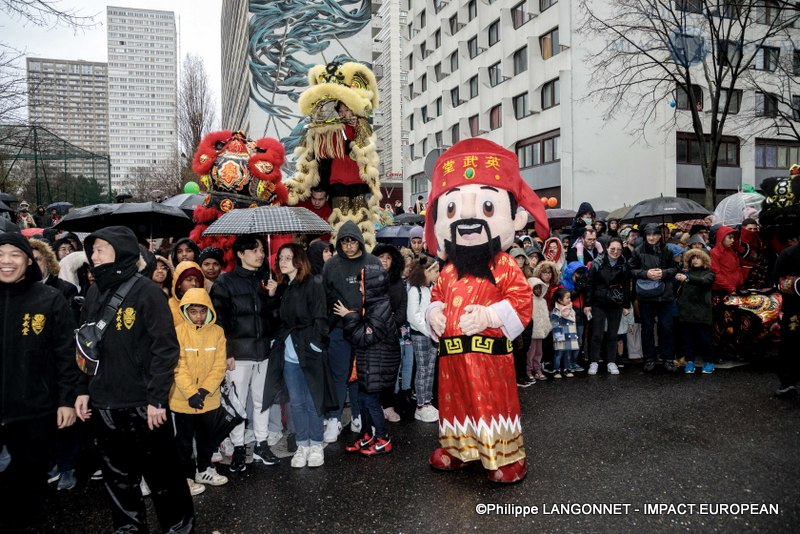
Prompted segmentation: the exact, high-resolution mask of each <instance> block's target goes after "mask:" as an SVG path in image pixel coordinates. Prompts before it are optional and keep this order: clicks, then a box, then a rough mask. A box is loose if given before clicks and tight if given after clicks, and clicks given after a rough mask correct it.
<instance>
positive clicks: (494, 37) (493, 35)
mask: <svg viewBox="0 0 800 534" xmlns="http://www.w3.org/2000/svg"><path fill="white" fill-rule="evenodd" d="M499 40H500V19H497V20H496V21H494V22H492V23H491V24H489V46H493V45H495V44H496V43H497V42H498V41H499Z"/></svg>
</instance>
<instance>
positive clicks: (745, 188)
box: [742, 184, 756, 193]
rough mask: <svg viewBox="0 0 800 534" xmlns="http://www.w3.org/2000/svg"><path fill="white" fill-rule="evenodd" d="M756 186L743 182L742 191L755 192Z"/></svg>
mask: <svg viewBox="0 0 800 534" xmlns="http://www.w3.org/2000/svg"><path fill="white" fill-rule="evenodd" d="M755 190H756V188H755V187H753V184H742V192H743V193H753V192H755Z"/></svg>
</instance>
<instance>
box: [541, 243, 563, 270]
mask: <svg viewBox="0 0 800 534" xmlns="http://www.w3.org/2000/svg"><path fill="white" fill-rule="evenodd" d="M542 253H543V254H544V259H545V260H547V261H550V262H553V263H554V264H555V266H556V268H557V269H558V273H559V277H560V276H561V273H562V272H563V271H564V265H565V263H566V258H565V257H564V244H563V243H562V241H561V239H559V238H558V237H557V236H553V237H549V238H547V239H546V240H545V242H544V247H543V248H542Z"/></svg>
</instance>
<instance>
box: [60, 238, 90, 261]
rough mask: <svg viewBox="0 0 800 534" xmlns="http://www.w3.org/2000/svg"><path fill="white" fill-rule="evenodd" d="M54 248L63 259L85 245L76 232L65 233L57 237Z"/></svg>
mask: <svg viewBox="0 0 800 534" xmlns="http://www.w3.org/2000/svg"><path fill="white" fill-rule="evenodd" d="M53 250H54V251H55V252H56V256H57V257H58V260H59V261H61V260H63V259H64V258H65V257H67V256H69V255H70V254H72V253H73V252H78V251H80V250H83V247H82V246H81V245H80V240H78V238H77V236H75V234H65V235H63V236H61V237H60V238H58V239H56V242H55V243H53Z"/></svg>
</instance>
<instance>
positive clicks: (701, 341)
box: [675, 249, 715, 374]
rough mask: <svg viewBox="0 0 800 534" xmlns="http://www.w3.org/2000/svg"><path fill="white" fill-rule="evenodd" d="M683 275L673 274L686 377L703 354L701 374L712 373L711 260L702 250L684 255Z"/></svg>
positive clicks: (712, 278)
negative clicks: (676, 284)
mask: <svg viewBox="0 0 800 534" xmlns="http://www.w3.org/2000/svg"><path fill="white" fill-rule="evenodd" d="M684 265H685V269H684V272H680V273H678V274H677V275H675V280H677V281H678V282H679V283H680V286H678V297H677V300H678V317H679V319H680V324H681V330H682V332H683V342H684V349H685V351H686V368H685V372H686V374H693V373H694V362H695V359H696V358H697V356H698V355H703V359H704V361H705V365H703V373H705V374H710V373H713V372H714V359H713V357H712V350H713V349H712V342H711V287H712V285H713V284H714V278H715V275H714V272H713V271H711V258H710V257H709V255H708V254H707V253H706V252H705V251H704V250H701V249H692V250H689V251H687V252H686V253H685V254H684Z"/></svg>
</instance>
